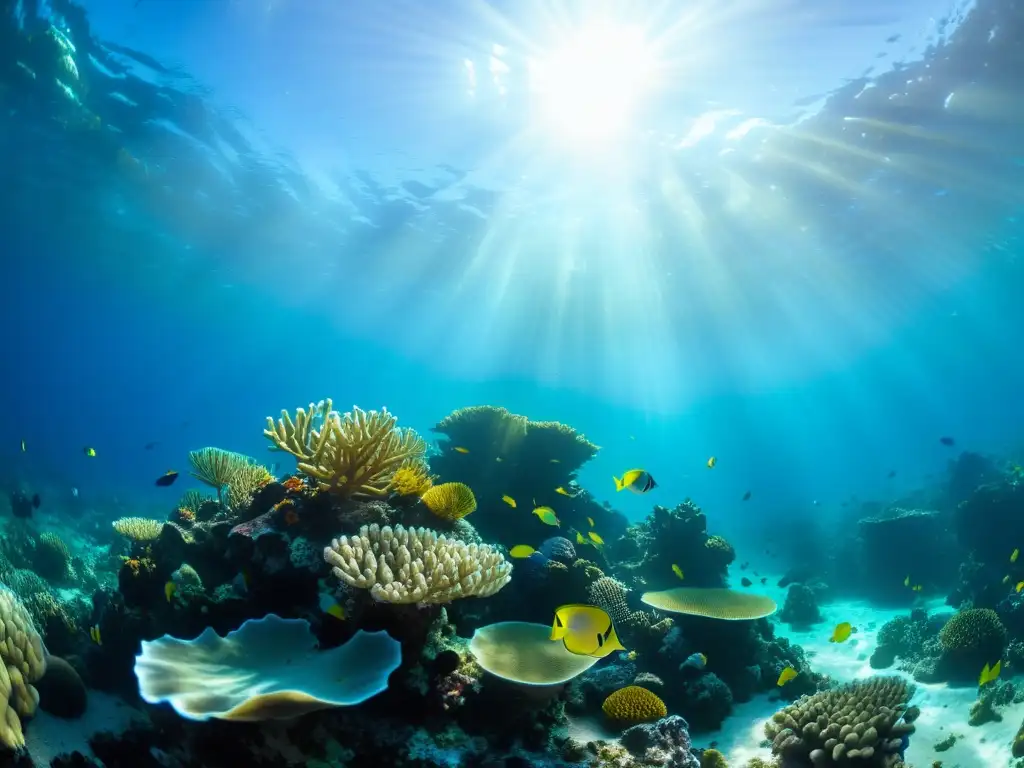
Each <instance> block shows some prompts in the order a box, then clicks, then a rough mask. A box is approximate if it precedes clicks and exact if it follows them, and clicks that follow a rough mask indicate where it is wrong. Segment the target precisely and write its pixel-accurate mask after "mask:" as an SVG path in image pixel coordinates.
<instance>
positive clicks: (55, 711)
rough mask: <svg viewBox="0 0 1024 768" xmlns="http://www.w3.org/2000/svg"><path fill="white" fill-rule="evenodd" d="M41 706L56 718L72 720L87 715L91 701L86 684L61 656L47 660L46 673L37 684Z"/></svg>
mask: <svg viewBox="0 0 1024 768" xmlns="http://www.w3.org/2000/svg"><path fill="white" fill-rule="evenodd" d="M35 687H36V690H37V691H39V706H40V708H41V709H42V710H43V711H44V712H48V713H50V714H51V715H54V716H55V717H63V718H65V719H68V720H72V719H74V718H77V717H81V716H82V715H83V714H85V708H86V705H87V704H88V701H89V696H88V693H87V692H86V689H85V683H83V682H82V678H81V677H80V676H79V675H78V672H77V671H76V670H75V668H74V667H73V666H71V665H70V664H69V663H68V662H66V661H65V660H64V659H62V658H61V657H60V656H50V657H49V658H48V659H47V660H46V673H45V674H44V675H43V677H42V678H41V679H40V680H39V681H38V682H36V683H35Z"/></svg>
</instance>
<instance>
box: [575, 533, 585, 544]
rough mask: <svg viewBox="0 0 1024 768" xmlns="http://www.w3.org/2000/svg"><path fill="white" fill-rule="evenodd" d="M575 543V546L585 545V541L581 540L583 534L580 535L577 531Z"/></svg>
mask: <svg viewBox="0 0 1024 768" xmlns="http://www.w3.org/2000/svg"><path fill="white" fill-rule="evenodd" d="M576 543H577V544H586V543H587V540H586V539H584V538H583V534H582V533H580V532H579V531H576Z"/></svg>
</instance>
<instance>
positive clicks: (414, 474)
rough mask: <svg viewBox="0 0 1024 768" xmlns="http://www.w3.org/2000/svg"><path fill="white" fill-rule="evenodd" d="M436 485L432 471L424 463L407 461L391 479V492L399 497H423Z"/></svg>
mask: <svg viewBox="0 0 1024 768" xmlns="http://www.w3.org/2000/svg"><path fill="white" fill-rule="evenodd" d="M433 484H434V479H433V478H432V477H431V476H430V469H429V468H428V467H427V465H426V463H425V462H423V461H407V462H405V463H404V464H403V465H402V466H400V467H399V468H398V469H397V470H396V471H395V476H394V477H392V478H391V490H392V491H394V492H395V493H397V494H398V495H399V496H422V495H423V494H424V493H426V492H427V491H428V490H430V487H431V486H432V485H433Z"/></svg>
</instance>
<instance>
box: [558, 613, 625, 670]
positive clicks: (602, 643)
mask: <svg viewBox="0 0 1024 768" xmlns="http://www.w3.org/2000/svg"><path fill="white" fill-rule="evenodd" d="M551 639H552V640H561V641H562V643H563V644H564V645H565V649H566V650H567V651H569V652H570V653H575V654H576V655H578V656H593V657H594V658H597V659H603V658H604V657H605V656H607V655H608V654H610V653H612V652H613V651H624V650H626V649H625V648H623V647H622V643H620V642H619V638H618V636H617V635H616V634H615V625H614V624H612V619H611V617H610V616H609V615H608V614H607V612H605V611H604V610H602V609H601V608H598V607H597V606H596V605H579V604H573V605H563V606H562V607H561V608H558V609H556V610H555V620H554V622H553V623H552V625H551Z"/></svg>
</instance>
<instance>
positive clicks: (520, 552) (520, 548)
mask: <svg viewBox="0 0 1024 768" xmlns="http://www.w3.org/2000/svg"><path fill="white" fill-rule="evenodd" d="M536 551H537V550H535V549H534V548H533V547H531V546H530V545H529V544H516V545H515V546H514V547H512V549H510V550H509V551H508V553H509V554H510V555H512V557H529V556H530V555H532V554H533V553H534V552H536Z"/></svg>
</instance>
